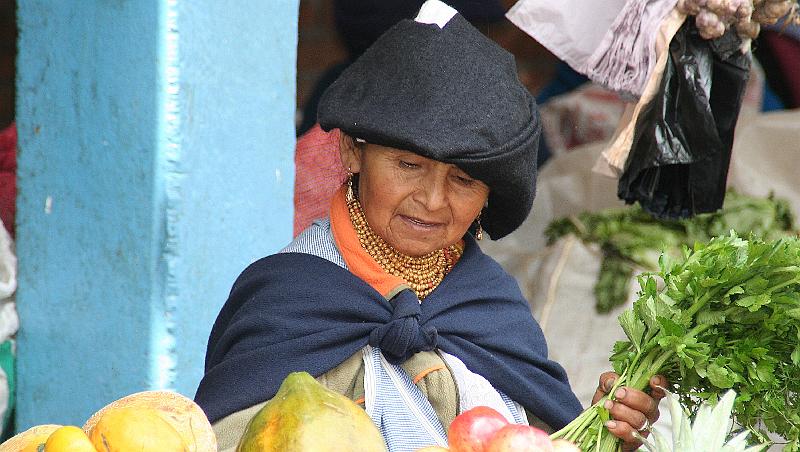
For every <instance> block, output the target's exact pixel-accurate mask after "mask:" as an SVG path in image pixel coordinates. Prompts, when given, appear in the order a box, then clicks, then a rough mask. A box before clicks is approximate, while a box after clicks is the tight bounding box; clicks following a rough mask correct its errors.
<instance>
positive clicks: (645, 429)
mask: <svg viewBox="0 0 800 452" xmlns="http://www.w3.org/2000/svg"><path fill="white" fill-rule="evenodd" d="M652 427H653V424H651V423H650V419H647V417H645V418H644V424H642V426H641V427H639V428H638V429H636V430H638V431H640V432H649V431H650V429H651V428H652Z"/></svg>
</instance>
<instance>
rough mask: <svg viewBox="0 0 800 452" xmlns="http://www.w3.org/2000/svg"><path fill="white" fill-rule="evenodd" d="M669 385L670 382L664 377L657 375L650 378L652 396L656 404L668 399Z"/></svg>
mask: <svg viewBox="0 0 800 452" xmlns="http://www.w3.org/2000/svg"><path fill="white" fill-rule="evenodd" d="M668 385H669V381H667V378H666V377H665V376H663V375H656V376H654V377H652V378H650V395H651V396H653V398H654V399H656V402H659V401H661V399H663V398H664V397H666V395H667V393H666V391H665V389H666V388H667V387H668Z"/></svg>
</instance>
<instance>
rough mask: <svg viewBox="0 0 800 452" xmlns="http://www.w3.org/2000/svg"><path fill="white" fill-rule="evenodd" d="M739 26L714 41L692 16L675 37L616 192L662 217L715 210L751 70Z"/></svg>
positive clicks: (719, 204) (690, 214)
mask: <svg viewBox="0 0 800 452" xmlns="http://www.w3.org/2000/svg"><path fill="white" fill-rule="evenodd" d="M741 47H742V42H741V40H740V38H739V36H738V35H737V34H736V32H735V31H734V30H729V31H728V32H726V34H725V35H723V36H722V37H720V38H718V39H715V40H712V41H708V40H705V39H703V38H702V37H700V35H699V33H698V31H697V28H696V27H695V24H694V20H693V18H689V19H687V20H686V22H685V23H684V24H683V26H682V27H681V28H680V30H678V32H677V33H676V34H675V36H674V37H673V39H672V41H671V43H670V49H669V61H668V62H667V67H666V68H665V71H664V76H663V77H662V80H661V87H660V89H659V93H658V94H657V95H656V97H655V98H654V99H653V100H652V102H651V103H649V104H648V105H647V106H646V107H645V108H644V109H643V110H642V112H641V114H640V115H639V118H638V119H637V122H636V128H635V132H634V137H633V142H632V146H631V152H630V155H629V156H628V160H627V161H626V164H625V170H624V172H623V174H622V176H621V177H620V180H619V185H618V190H617V194H618V196H619V197H620V199H622V200H624V201H625V202H626V203H629V204H631V203H634V202H636V201H638V202H639V203H640V205H641V206H642V208H643V209H644V210H645V211H647V212H649V213H650V214H652V215H654V216H655V217H658V218H686V217H689V216H692V215H695V214H698V213H706V212H713V211H716V210H717V209H719V208H720V207H721V206H722V201H723V199H724V197H725V186H726V178H727V173H728V165H729V163H730V157H731V147H732V145H733V133H734V128H735V126H736V120H737V118H738V116H739V110H740V108H741V104H742V99H743V97H744V90H745V87H746V85H747V79H748V74H749V72H750V54H749V52H748V53H742V51H741Z"/></svg>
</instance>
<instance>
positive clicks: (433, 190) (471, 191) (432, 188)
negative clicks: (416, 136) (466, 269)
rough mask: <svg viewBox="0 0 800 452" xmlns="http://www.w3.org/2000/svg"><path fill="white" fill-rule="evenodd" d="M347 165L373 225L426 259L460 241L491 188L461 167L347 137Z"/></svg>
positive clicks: (389, 239)
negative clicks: (354, 176) (356, 174)
mask: <svg viewBox="0 0 800 452" xmlns="http://www.w3.org/2000/svg"><path fill="white" fill-rule="evenodd" d="M341 136H342V139H341V143H340V149H341V152H342V163H343V164H344V167H345V168H349V169H350V171H351V172H353V173H358V174H359V178H358V182H359V183H358V194H359V200H360V201H361V206H362V208H363V210H364V214H365V215H366V217H367V222H368V223H369V225H370V227H372V229H373V230H374V231H375V233H377V234H378V235H379V236H381V238H383V239H384V240H385V241H386V242H387V243H388V244H389V245H391V246H392V247H393V248H394V249H396V250H397V251H399V252H401V253H403V254H407V255H410V256H422V255H424V254H427V253H430V252H431V251H434V250H438V249H441V248H444V247H447V246H449V245H452V244H454V243H456V242H457V241H458V240H459V239H461V237H462V236H463V235H464V234H465V233H466V232H467V229H468V228H469V226H470V225H471V224H472V222H473V221H474V220H475V219H476V218H477V217H478V214H479V213H480V211H481V209H482V208H483V206H484V205H485V204H486V199H487V198H488V196H489V187H488V186H487V185H486V184H484V183H483V182H481V181H479V180H477V179H473V178H471V177H469V176H468V175H467V174H466V173H465V172H463V171H462V170H460V169H459V168H458V167H457V166H455V165H452V164H448V163H442V162H439V161H436V160H431V159H428V158H425V157H422V156H420V155H418V154H415V153H413V152H409V151H404V150H402V149H396V148H391V147H386V146H380V145H376V144H371V143H366V144H363V145H361V146H356V145H355V143H353V139H352V138H350V137H349V136H347V135H345V134H342V135H341Z"/></svg>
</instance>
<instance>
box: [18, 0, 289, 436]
mask: <svg viewBox="0 0 800 452" xmlns="http://www.w3.org/2000/svg"><path fill="white" fill-rule="evenodd" d="M297 3H298V0H270V1H268V2H265V1H255V0H246V1H237V2H233V3H230V2H212V1H198V0H161V1H159V0H140V1H135V2H131V1H120V0H116V1H103V2H94V1H87V2H83V1H81V2H73V1H67V2H64V1H53V0H50V1H46V0H29V1H24V2H19V6H18V26H19V59H18V76H17V80H18V82H17V83H18V90H17V93H18V100H17V124H18V127H19V157H18V167H19V169H18V182H19V198H18V214H17V215H18V219H17V221H18V226H17V254H18V257H19V289H18V292H17V302H18V310H19V314H20V320H21V329H20V332H19V335H18V339H19V341H18V375H19V380H18V382H19V386H18V407H17V429H18V430H21V429H25V428H27V427H29V426H31V425H35V424H44V423H58V424H74V425H82V424H83V422H84V421H85V420H86V419H87V418H88V417H89V416H90V415H91V414H92V413H93V412H94V411H96V410H97V409H98V408H100V407H102V406H103V405H105V404H106V403H108V402H110V401H112V400H115V399H117V398H119V397H122V396H124V395H127V394H130V393H133V392H136V391H141V390H145V389H158V388H171V389H176V390H178V391H180V392H181V393H183V394H185V395H187V396H192V395H194V391H195V389H196V386H197V383H198V382H199V380H200V378H201V376H202V372H203V357H204V352H205V346H206V341H207V338H208V333H209V331H210V328H211V325H212V323H213V321H214V319H215V317H216V314H217V312H218V310H219V308H220V307H221V306H222V303H223V302H224V301H225V298H226V296H227V293H228V291H229V289H230V286H231V284H232V283H233V280H234V279H235V277H236V276H237V275H238V273H239V272H240V271H241V270H242V269H243V268H244V267H245V266H246V265H247V264H249V263H250V262H251V261H253V260H255V259H257V258H259V257H261V256H264V255H266V254H269V253H272V252H274V251H276V250H278V249H279V248H281V247H282V246H283V245H285V244H286V243H288V241H289V240H290V239H291V228H292V220H291V219H292V184H293V172H294V168H293V150H294V110H295V105H294V99H295V55H296V47H297V8H298V5H297Z"/></svg>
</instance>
